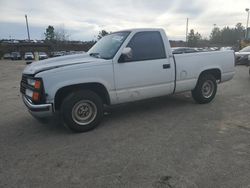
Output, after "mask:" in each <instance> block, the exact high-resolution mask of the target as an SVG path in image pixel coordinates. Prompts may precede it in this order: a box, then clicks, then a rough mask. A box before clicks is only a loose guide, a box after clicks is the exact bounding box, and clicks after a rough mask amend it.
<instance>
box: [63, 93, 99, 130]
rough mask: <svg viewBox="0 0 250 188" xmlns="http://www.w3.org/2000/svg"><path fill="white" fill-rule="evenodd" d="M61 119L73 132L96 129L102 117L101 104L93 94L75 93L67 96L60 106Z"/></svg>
mask: <svg viewBox="0 0 250 188" xmlns="http://www.w3.org/2000/svg"><path fill="white" fill-rule="evenodd" d="M60 114H61V118H62V120H63V122H64V123H65V125H66V126H67V127H68V128H70V129H71V130H72V131H75V132H86V131H89V130H92V129H94V128H96V126H97V125H98V124H99V123H100V121H101V119H102V117H103V102H102V100H101V98H100V97H99V96H98V95H97V94H96V93H94V92H92V91H89V90H85V91H76V92H73V93H71V94H69V95H68V96H67V97H66V98H65V99H64V100H63V102H62V105H61V111H60Z"/></svg>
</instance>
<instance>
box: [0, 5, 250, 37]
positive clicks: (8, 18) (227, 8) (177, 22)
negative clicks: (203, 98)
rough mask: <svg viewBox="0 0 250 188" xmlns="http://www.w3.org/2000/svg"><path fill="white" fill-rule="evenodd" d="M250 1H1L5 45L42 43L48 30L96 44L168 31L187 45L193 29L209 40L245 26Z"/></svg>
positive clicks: (0, 20) (0, 25) (0, 32)
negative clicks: (123, 33) (124, 34)
mask: <svg viewBox="0 0 250 188" xmlns="http://www.w3.org/2000/svg"><path fill="white" fill-rule="evenodd" d="M246 8H250V1H249V0H238V1H235V0H0V39H2V38H5V39H9V38H12V39H27V31H26V25H25V17H24V15H25V14H27V16H28V21H29V28H30V37H31V39H43V38H44V32H45V29H46V27H47V26H48V25H53V26H54V27H55V29H56V30H60V29H62V28H63V29H64V30H66V32H67V33H68V34H69V35H70V37H69V38H70V40H81V41H85V40H93V39H96V37H97V35H98V32H99V31H100V30H102V29H105V30H107V31H118V30H124V29H129V28H163V29H164V30H165V31H166V33H167V35H168V36H169V38H170V39H172V40H184V39H185V32H186V19H187V18H189V29H194V30H195V31H198V32H199V33H200V34H201V35H202V36H203V37H209V34H210V33H211V30H212V29H213V27H214V24H216V26H218V27H221V28H222V27H224V26H230V27H234V26H235V25H236V23H239V22H240V23H242V24H243V26H246V22H247V12H246V11H245V9H246Z"/></svg>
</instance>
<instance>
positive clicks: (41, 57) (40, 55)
mask: <svg viewBox="0 0 250 188" xmlns="http://www.w3.org/2000/svg"><path fill="white" fill-rule="evenodd" d="M38 58H39V60H43V59H48V55H47V54H46V53H45V52H38Z"/></svg>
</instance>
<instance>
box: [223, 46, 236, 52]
mask: <svg viewBox="0 0 250 188" xmlns="http://www.w3.org/2000/svg"><path fill="white" fill-rule="evenodd" d="M226 50H233V51H235V49H234V47H232V46H225V47H221V48H220V51H226Z"/></svg>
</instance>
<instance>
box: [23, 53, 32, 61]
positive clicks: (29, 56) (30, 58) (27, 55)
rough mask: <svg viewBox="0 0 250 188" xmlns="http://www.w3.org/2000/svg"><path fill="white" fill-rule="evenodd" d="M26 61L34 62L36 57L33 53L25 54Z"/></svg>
mask: <svg viewBox="0 0 250 188" xmlns="http://www.w3.org/2000/svg"><path fill="white" fill-rule="evenodd" d="M24 59H25V60H34V55H33V53H32V52H26V53H25V54H24Z"/></svg>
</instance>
